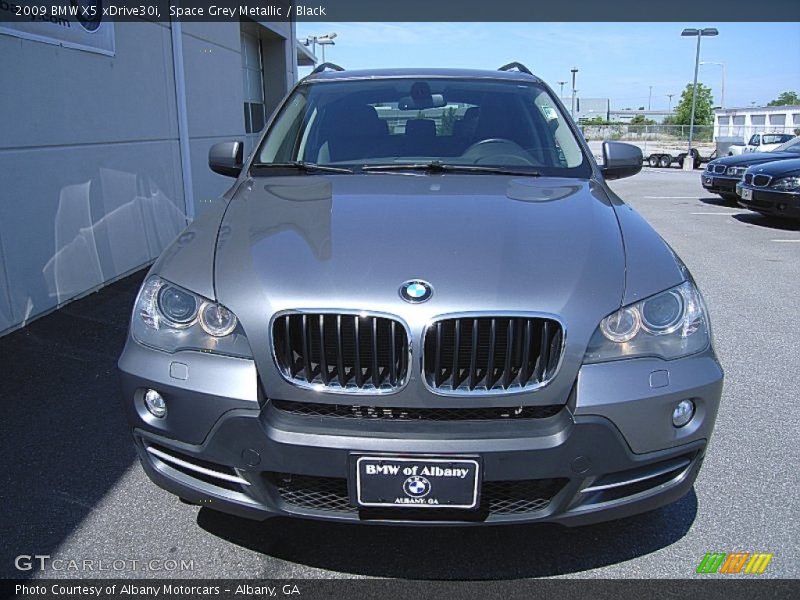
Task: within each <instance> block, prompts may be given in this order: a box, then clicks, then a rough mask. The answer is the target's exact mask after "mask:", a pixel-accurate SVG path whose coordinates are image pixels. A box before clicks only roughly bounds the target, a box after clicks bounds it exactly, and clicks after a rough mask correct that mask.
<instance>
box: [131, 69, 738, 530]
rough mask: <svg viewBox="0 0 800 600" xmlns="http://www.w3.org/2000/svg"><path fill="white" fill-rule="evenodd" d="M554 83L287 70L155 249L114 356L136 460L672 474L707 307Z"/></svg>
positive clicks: (633, 169)
mask: <svg viewBox="0 0 800 600" xmlns="http://www.w3.org/2000/svg"><path fill="white" fill-rule="evenodd" d="M603 155H604V156H603V164H602V166H598V164H597V163H596V162H595V160H594V158H593V157H592V155H591V153H590V152H589V150H588V148H587V146H586V143H585V142H584V141H583V139H582V138H581V136H580V134H579V132H578V131H577V129H576V127H575V125H574V123H573V122H572V120H571V119H570V118H569V117H568V116H567V115H566V113H565V110H564V107H563V106H562V104H561V103H560V102H559V101H558V99H557V98H556V96H555V95H554V94H553V92H552V91H551V89H550V88H549V87H548V86H547V85H546V84H544V83H543V82H541V81H540V80H539V79H537V78H536V77H535V76H533V75H532V74H530V72H529V71H528V70H527V69H526V68H525V67H524V66H523V65H520V64H517V63H512V64H511V65H506V66H505V67H501V68H500V69H499V70H498V71H467V70H441V69H438V70H425V69H422V70H385V71H353V72H348V71H344V70H342V69H341V68H340V67H336V66H335V65H323V66H321V67H319V68H317V69H316V70H315V71H314V72H313V73H312V74H311V75H310V76H309V77H307V78H305V79H304V80H302V81H301V82H300V83H298V85H297V86H295V88H294V89H293V90H292V92H291V93H290V94H289V96H288V97H287V99H286V100H285V101H284V102H283V104H282V106H281V108H280V109H279V110H278V111H277V112H276V115H275V116H274V117H273V118H272V120H271V121H270V123H269V124H268V125H267V127H266V130H265V132H264V135H263V136H262V138H261V140H260V142H259V144H258V145H257V147H256V149H255V151H254V152H253V153H252V155H251V156H250V157H249V158H248V159H247V160H243V151H242V145H241V144H240V143H239V142H228V143H223V144H217V145H215V146H213V147H212V149H211V151H210V154H209V164H210V167H211V169H212V170H214V171H216V172H217V173H221V174H224V175H230V176H233V177H235V178H236V181H235V183H234V185H233V187H232V188H231V189H230V190H229V191H228V192H227V193H226V194H225V196H224V197H223V198H222V199H221V201H220V202H218V203H217V204H215V205H213V206H211V207H209V208H208V209H207V210H205V211H204V212H202V213H201V214H200V216H199V217H198V218H197V219H196V220H195V221H194V222H193V223H192V224H191V225H190V226H189V227H188V228H187V229H186V230H185V231H184V232H183V233H182V234H181V235H180V236H179V237H178V239H177V240H175V242H174V243H173V244H172V245H171V246H170V247H169V248H168V249H167V250H166V251H165V252H164V253H163V254H162V255H161V256H160V257H159V259H158V260H157V261H156V263H155V264H154V265H153V267H152V269H151V270H150V273H149V274H148V276H147V278H146V280H145V282H144V284H143V286H142V289H141V291H140V293H139V296H138V298H137V301H136V306H135V308H134V312H133V317H132V321H131V328H130V335H129V337H128V340H127V344H126V346H125V349H124V351H123V354H122V356H121V358H120V360H119V368H120V371H121V378H122V389H123V395H124V400H125V403H126V405H127V406H128V408H129V417H130V421H131V424H132V427H133V435H134V439H135V444H136V448H137V450H138V453H139V456H140V458H141V462H142V465H143V467H144V469H145V471H146V472H147V474H148V476H149V477H150V478H151V479H152V480H153V481H154V482H155V483H156V484H158V485H159V486H161V487H163V488H165V489H167V490H169V491H170V492H172V493H174V494H177V495H178V496H180V497H181V498H183V499H185V500H187V501H189V502H193V503H198V504H202V505H203V506H208V507H210V508H213V509H217V510H220V511H225V512H229V513H233V514H236V515H241V516H245V517H251V518H255V519H264V518H268V517H272V516H297V517H306V518H316V519H328V520H338V521H344V522H380V523H403V524H408V525H413V524H428V525H430V524H431V523H441V524H470V523H472V524H483V523H485V524H491V523H519V522H533V521H545V522H556V523H562V524H564V525H581V524H586V523H592V522H597V521H603V520H608V519H616V518H620V517H625V516H628V515H632V514H635V513H640V512H643V511H647V510H651V509H654V508H657V507H659V506H662V505H664V504H667V503H669V502H673V501H675V500H676V499H678V498H680V497H681V496H683V495H684V494H686V493H687V492H688V491H689V490H690V489H691V486H692V485H693V482H694V480H695V478H696V477H697V474H698V471H699V470H700V466H701V463H702V460H703V456H704V453H705V451H706V447H707V444H708V442H709V439H710V436H711V432H712V430H713V427H714V421H715V418H716V415H717V409H718V406H719V401H720V395H721V391H722V382H723V372H722V369H721V368H720V365H719V363H718V361H717V358H716V356H715V354H714V350H713V348H712V336H711V329H710V323H709V317H708V314H707V311H706V308H705V305H704V303H703V299H702V297H701V295H700V293H699V292H698V291H697V289H696V287H695V284H694V282H693V281H692V278H691V275H690V274H689V272H688V271H687V269H686V268H685V267H684V265H683V264H682V263H681V261H680V259H679V258H678V257H677V256H676V255H675V253H674V252H673V251H672V250H671V249H670V248H669V246H668V245H667V244H666V243H665V242H664V241H663V240H662V239H661V238H660V237H659V236H658V235H657V234H656V233H655V232H654V231H653V229H651V227H650V226H649V225H648V224H647V223H646V222H645V221H644V220H643V219H642V218H641V217H640V216H639V215H638V214H637V213H636V212H634V211H633V210H632V209H631V208H630V207H629V206H627V205H626V204H624V203H623V202H622V201H621V200H620V199H619V198H618V197H617V196H615V195H614V193H613V192H612V191H611V190H610V189H609V188H608V186H607V185H606V180H608V179H614V178H619V177H626V176H629V175H634V174H635V173H637V172H638V171H639V170H640V168H641V159H642V157H641V153H640V152H639V150H638V149H637V148H635V147H632V146H629V145H626V144H620V143H613V142H609V143H606V144H604V146H603Z"/></svg>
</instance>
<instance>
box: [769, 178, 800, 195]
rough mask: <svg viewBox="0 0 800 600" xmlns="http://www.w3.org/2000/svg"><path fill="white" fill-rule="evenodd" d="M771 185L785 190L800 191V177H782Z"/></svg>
mask: <svg viewBox="0 0 800 600" xmlns="http://www.w3.org/2000/svg"><path fill="white" fill-rule="evenodd" d="M770 187H772V188H775V189H776V190H781V191H784V192H794V191H800V177H782V178H781V179H776V180H775V181H773V182H772V185H770Z"/></svg>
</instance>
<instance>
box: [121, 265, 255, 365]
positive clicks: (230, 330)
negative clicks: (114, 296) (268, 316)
mask: <svg viewBox="0 0 800 600" xmlns="http://www.w3.org/2000/svg"><path fill="white" fill-rule="evenodd" d="M131 333H132V334H133V337H134V338H135V339H136V341H138V342H140V343H142V344H144V345H146V346H151V347H154V348H158V349H159V350H164V351H166V352H177V351H178V350H200V351H203V352H215V353H218V354H227V355H230V356H239V357H245V358H250V357H251V356H252V352H251V351H250V345H249V343H248V341H247V337H246V336H245V335H244V331H243V330H242V327H241V325H240V324H239V321H238V319H237V318H236V315H234V314H233V312H231V311H230V310H229V309H228V308H226V307H224V306H222V305H221V304H217V303H216V302H212V301H211V300H208V299H207V298H203V297H202V296H199V295H197V294H194V293H192V292H190V291H188V290H185V289H183V288H180V287H178V286H176V285H174V284H172V283H170V282H168V281H165V280H163V279H161V278H159V277H151V278H150V279H148V280H147V281H146V282H145V283H144V285H143V286H142V289H141V290H140V291H139V296H138V297H137V298H136V305H135V308H134V310H133V319H132V321H131Z"/></svg>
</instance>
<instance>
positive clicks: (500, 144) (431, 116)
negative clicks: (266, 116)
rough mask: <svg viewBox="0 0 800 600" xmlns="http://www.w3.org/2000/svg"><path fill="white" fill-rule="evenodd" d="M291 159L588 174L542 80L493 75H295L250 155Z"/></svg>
mask: <svg viewBox="0 0 800 600" xmlns="http://www.w3.org/2000/svg"><path fill="white" fill-rule="evenodd" d="M297 161H302V162H305V163H311V164H316V165H328V166H339V167H348V168H352V169H358V168H360V167H363V166H367V165H369V166H374V165H404V164H409V165H412V164H417V165H419V164H426V163H432V162H433V163H442V164H445V165H458V166H482V167H498V168H507V169H512V168H513V169H514V170H515V171H519V172H526V171H530V172H531V173H533V172H537V173H541V174H542V175H551V176H565V177H589V176H590V175H591V168H590V165H589V162H588V160H587V159H586V157H584V154H583V151H582V149H581V146H580V145H579V144H578V142H577V141H576V139H575V136H574V135H573V133H572V131H571V129H570V128H569V126H568V125H567V117H565V115H564V114H562V113H561V111H560V110H559V108H558V106H557V105H556V102H555V101H554V99H553V98H552V96H551V95H550V94H549V93H548V92H547V90H546V89H545V88H544V87H542V86H540V85H538V84H535V83H532V82H520V81H496V80H494V81H493V80H489V79H455V78H421V79H416V78H395V79H370V80H358V81H327V82H324V81H323V82H316V83H310V84H305V85H300V86H299V87H298V89H297V90H295V92H294V93H293V95H292V96H291V97H290V98H289V100H288V101H287V102H286V104H285V105H284V107H283V108H282V110H281V113H280V114H279V115H278V117H277V118H276V120H275V122H274V123H273V125H272V126H271V128H270V131H269V132H268V134H267V136H266V137H265V138H264V141H263V142H262V145H261V147H260V148H259V151H258V153H257V155H256V159H255V162H256V163H262V164H264V163H266V164H273V163H279V164H289V163H293V162H297ZM476 172H479V171H476ZM484 172H485V171H484Z"/></svg>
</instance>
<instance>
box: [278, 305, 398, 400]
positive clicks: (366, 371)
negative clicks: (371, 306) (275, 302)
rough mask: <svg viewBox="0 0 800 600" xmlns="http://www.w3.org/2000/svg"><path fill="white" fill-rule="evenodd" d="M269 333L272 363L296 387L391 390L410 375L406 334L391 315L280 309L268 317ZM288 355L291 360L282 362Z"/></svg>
mask: <svg viewBox="0 0 800 600" xmlns="http://www.w3.org/2000/svg"><path fill="white" fill-rule="evenodd" d="M320 323H322V324H323V325H322V326H320ZM287 324H288V328H289V329H288V331H289V334H288V339H289V341H290V343H289V346H288V347H287V345H286V341H287V334H286V331H287V329H286V328H287ZM298 327H299V328H300V329H299V331H297V328H298ZM376 334H377V335H376ZM298 335H299V336H300V339H299V340H298V339H297V336H298ZM356 336H358V343H357V344H356V343H354V342H355V339H356ZM387 336H388V337H387ZM270 337H271V344H270V345H271V350H272V358H273V361H274V362H275V365H276V366H277V367H278V370H279V371H280V373H281V375H282V376H283V378H284V379H285V380H286V381H288V382H289V383H291V384H293V385H296V386H298V387H302V388H307V389H313V390H315V391H324V392H330V393H338V394H373V395H375V394H392V393H395V392H397V391H399V390H401V389H402V388H403V387H405V385H406V384H407V383H408V380H409V377H410V373H411V339H412V338H411V333H410V330H409V328H408V325H407V324H406V323H405V322H403V321H402V320H401V319H399V318H398V317H396V316H394V315H389V314H385V313H378V312H374V311H363V310H346V309H292V310H285V311H280V312H278V313H276V314H275V315H274V316H273V317H272V321H271V323H270ZM298 341H299V343H298ZM323 350H325V351H323ZM290 353H291V356H292V361H291V363H289V364H287V363H288V361H287V356H288V355H289V354H290ZM345 355H347V356H345ZM306 358H309V360H306ZM315 358H316V359H317V360H314V359H315ZM393 365H394V366H393ZM323 367H324V368H323Z"/></svg>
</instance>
